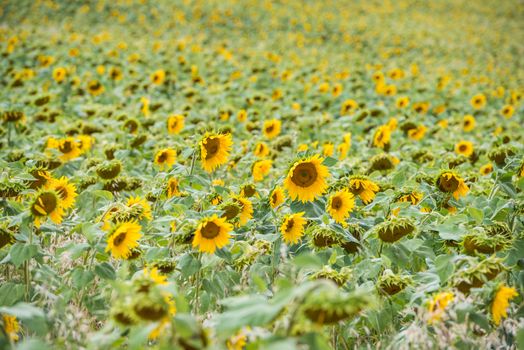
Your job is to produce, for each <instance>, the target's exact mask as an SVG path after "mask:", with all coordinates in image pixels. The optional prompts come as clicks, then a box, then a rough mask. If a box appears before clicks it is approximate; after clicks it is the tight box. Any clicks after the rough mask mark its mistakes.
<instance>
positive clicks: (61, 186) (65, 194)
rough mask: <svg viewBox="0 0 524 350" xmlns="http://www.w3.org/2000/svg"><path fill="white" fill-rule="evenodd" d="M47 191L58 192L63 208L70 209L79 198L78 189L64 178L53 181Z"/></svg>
mask: <svg viewBox="0 0 524 350" xmlns="http://www.w3.org/2000/svg"><path fill="white" fill-rule="evenodd" d="M46 189H51V190H54V191H56V193H58V195H59V196H60V200H61V203H62V208H64V209H69V208H71V207H73V206H74V205H75V198H76V196H77V193H76V187H75V185H74V184H72V183H70V182H69V180H68V179H67V177H65V176H62V177H61V178H59V179H51V180H50V181H49V183H48V184H46Z"/></svg>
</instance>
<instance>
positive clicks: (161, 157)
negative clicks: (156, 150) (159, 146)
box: [157, 152, 167, 163]
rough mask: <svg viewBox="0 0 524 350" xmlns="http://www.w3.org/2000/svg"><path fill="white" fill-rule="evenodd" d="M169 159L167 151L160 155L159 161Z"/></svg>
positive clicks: (162, 161)
mask: <svg viewBox="0 0 524 350" xmlns="http://www.w3.org/2000/svg"><path fill="white" fill-rule="evenodd" d="M166 160H167V152H162V153H160V154H159V155H158V158H157V161H158V162H159V163H164V162H165V161H166Z"/></svg>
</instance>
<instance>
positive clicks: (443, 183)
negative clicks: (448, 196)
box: [440, 176, 459, 192]
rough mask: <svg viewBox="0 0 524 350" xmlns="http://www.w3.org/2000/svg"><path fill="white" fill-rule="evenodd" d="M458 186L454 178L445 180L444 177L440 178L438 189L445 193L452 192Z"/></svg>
mask: <svg viewBox="0 0 524 350" xmlns="http://www.w3.org/2000/svg"><path fill="white" fill-rule="evenodd" d="M458 186H459V181H458V180H457V178H456V177H455V176H452V177H451V178H450V179H446V178H444V177H441V178H440V187H441V189H443V190H444V191H445V192H453V191H455V190H456V189H457V188H458Z"/></svg>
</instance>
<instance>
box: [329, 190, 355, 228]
mask: <svg viewBox="0 0 524 350" xmlns="http://www.w3.org/2000/svg"><path fill="white" fill-rule="evenodd" d="M354 207H355V197H354V196H353V194H352V193H350V192H349V191H348V190H346V189H343V190H340V191H338V192H336V193H333V194H332V195H331V196H329V199H328V202H327V207H326V210H327V212H328V213H329V215H331V217H332V218H333V219H334V220H335V221H336V222H337V223H339V224H341V223H343V222H344V221H345V220H346V219H347V218H348V217H349V213H351V211H353V208H354Z"/></svg>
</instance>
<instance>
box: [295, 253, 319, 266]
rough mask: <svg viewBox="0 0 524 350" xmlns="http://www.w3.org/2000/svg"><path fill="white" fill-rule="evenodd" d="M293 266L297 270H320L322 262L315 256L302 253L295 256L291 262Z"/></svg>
mask: <svg viewBox="0 0 524 350" xmlns="http://www.w3.org/2000/svg"><path fill="white" fill-rule="evenodd" d="M292 263H293V265H295V266H296V267H298V268H321V267H322V260H320V258H319V257H318V256H317V255H315V254H311V253H303V254H300V255H297V256H296V257H295V258H294V259H293V261H292Z"/></svg>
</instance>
